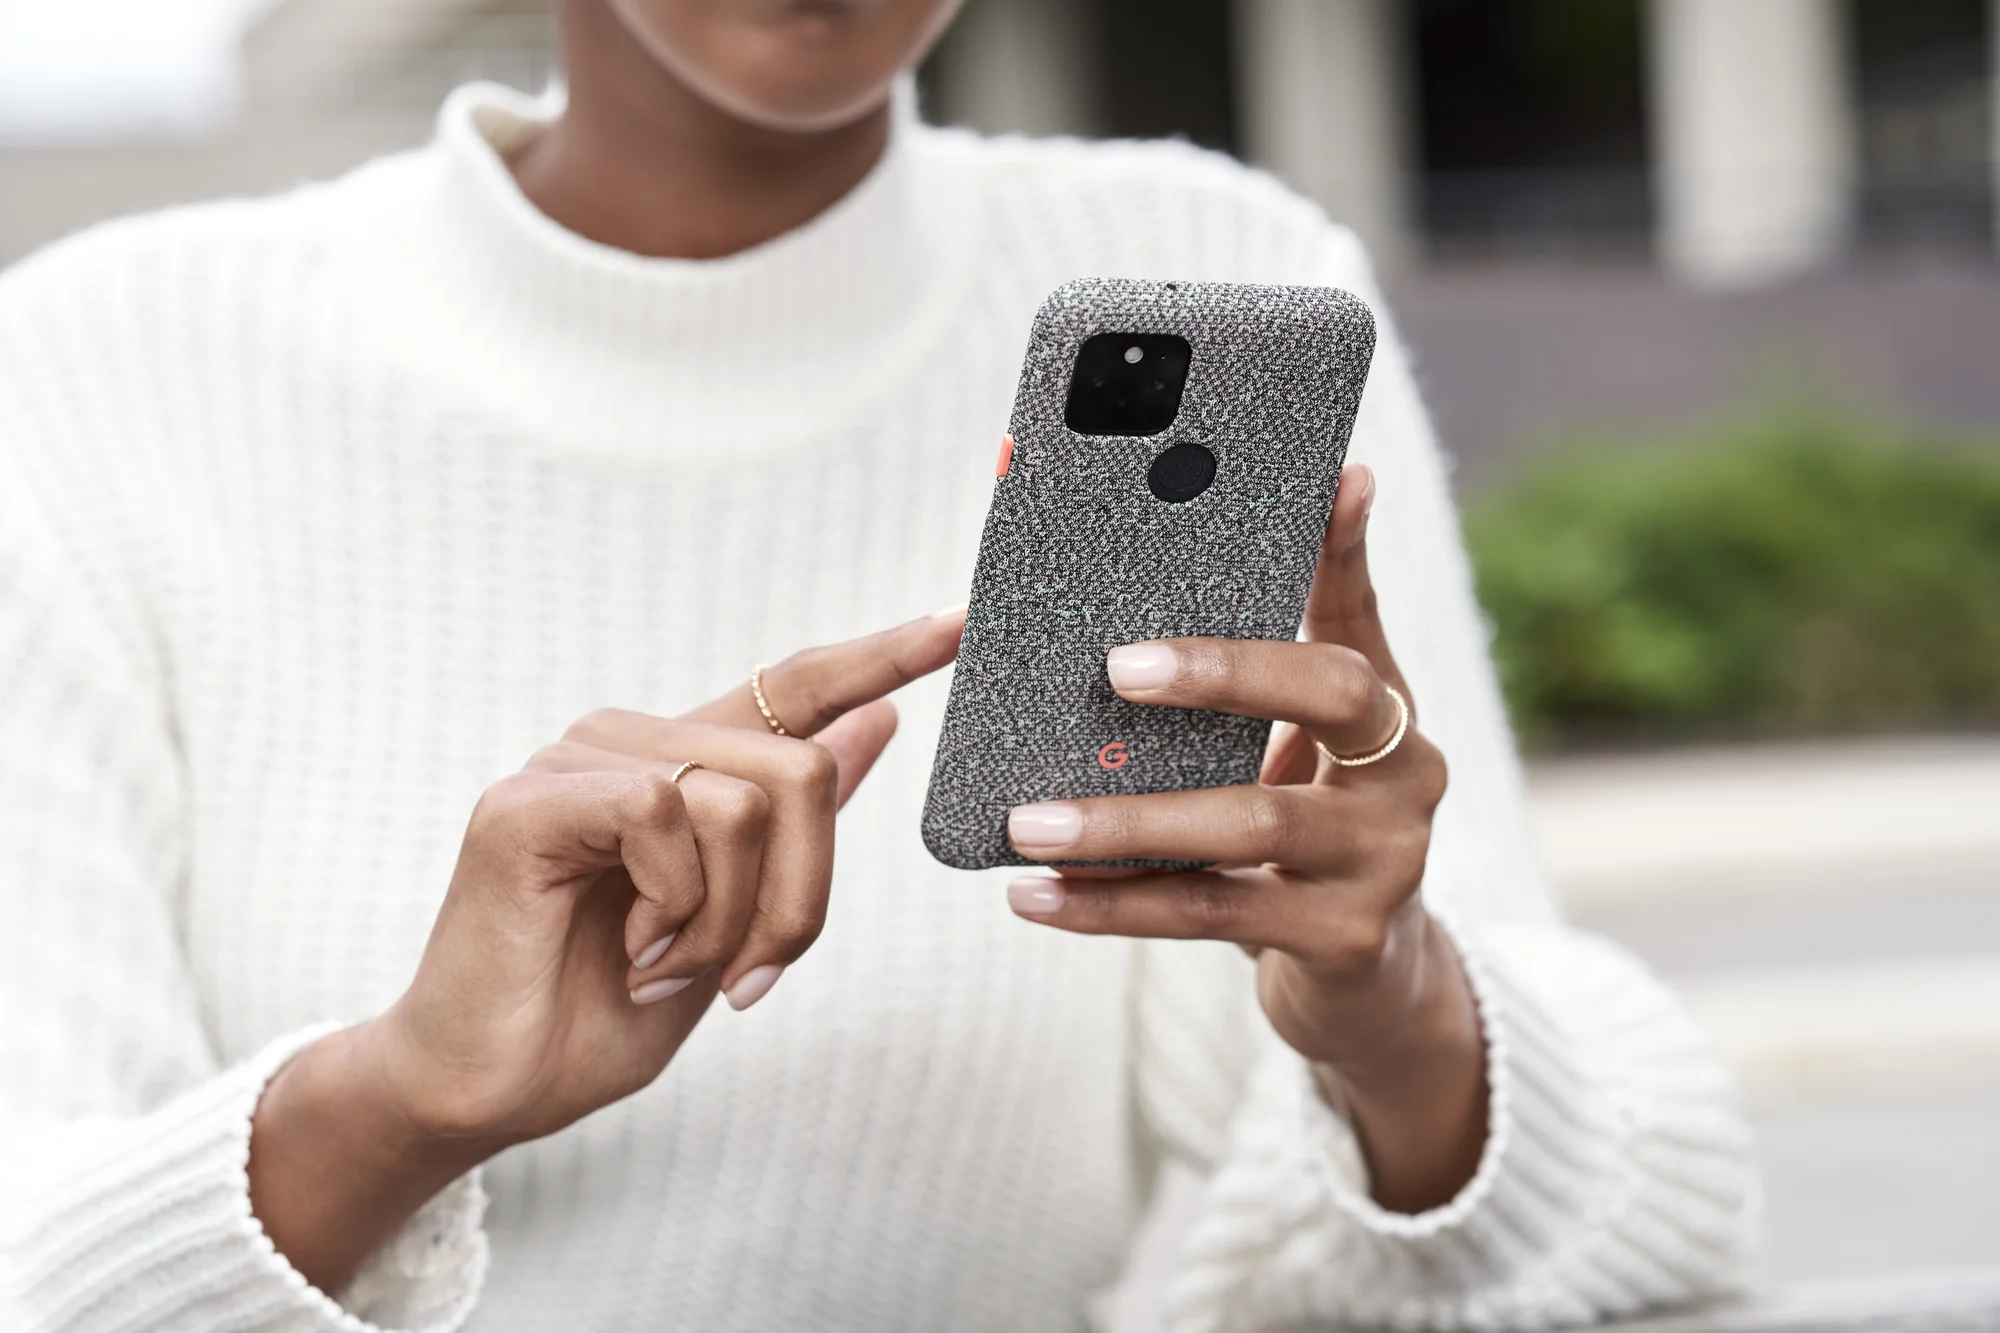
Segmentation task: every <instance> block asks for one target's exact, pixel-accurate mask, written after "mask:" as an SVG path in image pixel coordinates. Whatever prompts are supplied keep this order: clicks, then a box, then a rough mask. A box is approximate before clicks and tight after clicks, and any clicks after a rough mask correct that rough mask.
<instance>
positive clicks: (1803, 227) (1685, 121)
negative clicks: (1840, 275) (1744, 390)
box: [1651, 0, 1855, 285]
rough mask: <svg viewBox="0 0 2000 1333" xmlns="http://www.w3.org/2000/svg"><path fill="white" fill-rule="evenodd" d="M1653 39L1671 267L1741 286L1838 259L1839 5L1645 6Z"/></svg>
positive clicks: (1847, 182) (1843, 155) (1842, 114)
mask: <svg viewBox="0 0 2000 1333" xmlns="http://www.w3.org/2000/svg"><path fill="white" fill-rule="evenodd" d="M1651 29H1652V32H1651V36H1652V40H1651V63H1652V118H1653V132H1654V160H1655V179H1656V181H1657V183H1658V190H1659V199H1660V249H1661V254H1662V257H1663V258H1664V259H1665V260H1666V262H1667V264H1668V265H1669V267H1671V268H1672V269H1673V270H1674V271H1676V272H1678V273H1680V274H1682V275H1683V276H1685V277H1687V278H1689V279H1691V280H1693V281H1696V282H1702V283H1710V284H1721V285H1740V284H1745V283H1756V282H1762V281H1768V280H1770V279H1774V278H1779V277H1783V276H1785V275H1786V274H1790V273H1794V272H1797V271H1799V270H1801V269H1804V268H1807V267H1810V266H1811V265H1813V264H1816V263H1818V262H1820V261H1822V260H1824V259H1826V258H1828V257H1829V256H1831V255H1833V254H1834V253H1836V252H1837V251H1838V250H1839V249H1840V247H1841V246H1842V244H1843V243H1844V242H1845V240H1846V237H1847V230H1848V223H1849V217H1850V213H1851V210H1852V202H1853V190H1854V176H1855V167H1854V146H1853V127H1852V118H1853V117H1852V104H1851V100H1850V92H1849V88H1848V82H1849V81H1848V78H1847V67H1846V59H1845V50H1844V46H1843V33H1842V31H1841V20H1840V14H1839V12H1838V7H1837V4H1836V0H1652V4H1651Z"/></svg>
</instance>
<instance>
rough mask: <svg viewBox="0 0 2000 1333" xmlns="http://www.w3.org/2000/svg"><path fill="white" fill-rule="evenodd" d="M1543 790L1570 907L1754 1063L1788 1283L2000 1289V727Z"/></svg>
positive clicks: (1688, 766) (1161, 1251) (1549, 777)
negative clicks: (1643, 963)
mask: <svg viewBox="0 0 2000 1333" xmlns="http://www.w3.org/2000/svg"><path fill="white" fill-rule="evenodd" d="M1531 792H1532V799H1533V802H1534V814H1535V821H1536V833H1537V838H1538V841H1539V842H1540V844H1541V847H1542V851H1543V857H1544V861H1545V864H1546V865H1547V867H1548V869H1549V871H1550V873H1551V877H1552V879H1553V881H1554V882H1555V884H1556V887H1557V889H1558V891H1559V893H1560V894H1561V895H1562V897H1563V898H1564V900H1565V904H1566V906H1567V908H1568V910H1569V911H1570V913H1571V915H1572V916H1573V917H1574V918H1575V919H1576V920H1577V921H1578V922H1579V924H1582V925H1584V926H1586V927H1588V928H1590V929H1593V930H1598V931H1601V932H1603V933H1604V934H1607V935H1609V936H1611V937H1613V938H1615V939H1617V940H1619V941H1621V942H1623V943H1624V944H1626V945H1627V946H1629V947H1630V948H1632V949H1633V950H1634V951H1636V952H1637V953H1639V954H1640V955H1641V956H1642V957H1644V958H1646V959H1647V960H1648V961H1649V962H1650V963H1651V964H1652V965H1653V966H1654V967H1656V968H1657V969H1658V970H1659V971H1660V972H1661V973H1662V974H1663V975H1664V976H1666V977H1667V978H1668V979H1669V980H1671V981H1672V982H1673V984H1674V985H1675V986H1676V988H1677V989H1679V990H1680V991H1681V993H1682V994H1683V995H1685V996H1686V997H1687V999H1688V1002H1689V1003H1690V1005H1691V1006H1693V1008H1694V1009H1695V1011H1696V1013H1697V1014H1698V1015H1699V1016H1700V1017H1701V1018H1702V1020H1703V1021H1704V1023H1705V1024H1706V1025H1707V1026H1708V1027H1709V1029H1710V1031H1711V1032H1712V1033H1713V1034H1714V1035H1715V1037H1716V1039H1717V1041H1718V1043H1719V1044H1720V1045H1721V1047H1722V1049H1723V1050H1724V1052H1725V1054H1726V1055H1728V1057H1729V1058H1730V1059H1731V1060H1732V1062H1733V1063H1734V1064H1735V1065H1736V1068H1737V1072H1738V1074H1739V1076H1740V1077H1741V1078H1742V1080H1743V1083H1744V1086H1745V1091H1746V1098H1747V1102H1748V1106H1749V1110H1750V1114H1751V1116H1752V1119H1753V1121H1754V1122H1755V1125H1756V1128H1757V1132H1758V1136H1759V1141H1760V1150H1761V1154H1762V1164H1763V1171H1764V1179H1765V1187H1766V1192H1767V1196H1768V1197H1767V1218H1766V1227H1765V1253H1764V1256H1763V1259H1762V1264H1761V1272H1762V1276H1763V1280H1764V1282H1765V1283H1766V1284H1767V1290H1770V1291H1773V1292H1779V1293H1782V1295H1781V1296H1780V1297H1779V1299H1781V1300H1791V1299H1793V1297H1794V1296H1796V1295H1797V1294H1798V1293H1797V1292H1795V1291H1794V1290H1793V1288H1794V1285H1795V1284H1801V1283H1809V1284H1810V1283H1821V1282H1827V1281H1832V1280H1835V1279H1871V1280H1892V1281H1894V1280H1902V1281H1905V1283H1906V1285H1908V1286H1909V1287H1910V1289H1911V1290H1918V1289H1927V1288H1929V1287H1932V1286H1935V1285H1937V1282H1938V1281H1942V1279H1938V1280H1935V1281H1934V1280H1933V1279H1930V1278H1928V1277H1923V1276H1913V1275H1922V1274H1929V1273H1938V1272H1941V1271H1945V1270H1973V1271H1974V1272H1977V1273H1980V1274H1982V1275H1983V1276H1981V1277H1980V1279H1979V1280H1980V1281H1982V1282H1987V1283H1988V1285H1989V1286H1992V1287H1993V1288H1994V1290H1996V1291H2000V737H1967V738H1932V739H1925V740H1912V741H1871V742H1863V743H1853V744H1819V745H1804V746H1794V747H1787V748H1771V749H1754V750H1708V751H1691V752H1684V753H1678V754H1673V755H1653V756H1628V757H1618V758H1599V759H1582V760H1571V761H1566V762H1559V763H1554V764H1545V765H1541V766H1538V767H1536V768H1535V769H1534V770H1533V773H1532V776H1531ZM1193 1191H1194V1186H1193V1185H1192V1183H1191V1182H1189V1181H1186V1180H1182V1179H1175V1180H1173V1181H1172V1182H1170V1185H1169V1188H1168V1190H1167V1194H1166V1206H1165V1208H1164V1209H1163V1214H1164V1215H1163V1216H1161V1217H1159V1218H1156V1219H1155V1227H1156V1232H1155V1235H1154V1238H1153V1239H1154V1243H1153V1245H1152V1246H1151V1247H1150V1248H1147V1249H1144V1250H1143V1251H1142V1254H1141V1257H1140V1260H1139V1269H1138V1271H1137V1272H1136V1273H1135V1281H1134V1282H1133V1283H1132V1284H1131V1285H1130V1286H1129V1287H1128V1289H1127V1290H1126V1291H1125V1293H1124V1295H1123V1303H1122V1305H1121V1306H1120V1316H1121V1317H1120V1321H1119V1323H1118V1324H1117V1328H1118V1330H1119V1333H1140V1330H1143V1329H1147V1328H1150V1327H1151V1326H1152V1324H1151V1320H1150V1309H1151V1306H1150V1301H1151V1299H1152V1297H1153V1293H1154V1292H1156V1291H1157V1287H1158V1283H1159V1281H1160V1279H1161V1277H1162V1276H1163V1274H1164V1271H1165V1265H1166V1264H1167V1263H1168V1262H1170V1259H1169V1257H1168V1256H1169V1254H1170V1247H1171V1243H1172V1239H1173V1233H1174V1229H1175V1227H1176V1225H1177V1224H1178V1223H1180V1222H1181V1221H1183V1220H1184V1219H1185V1218H1186V1216H1187V1215H1188V1212H1189V1210H1190V1208H1191V1207H1192V1203H1193V1198H1194V1194H1193ZM1877 1289H1878V1290H1879V1288H1877ZM1893 1289H1894V1288H1893V1287H1892V1288H1891V1290H1893ZM1808 1294H1809V1293H1808ZM1801 1299H1803V1298H1801ZM1994 1322H1995V1326H2000V1313H1996V1314H1995V1315H1994ZM1810 1324H1811V1320H1810V1319H1807V1320H1806V1322H1805V1323H1801V1324H1797V1325H1794V1324H1785V1323H1782V1322H1773V1323H1772V1324H1770V1325H1769V1327H1771V1328H1778V1327H1781V1326H1782V1327H1786V1328H1791V1327H1795V1326H1796V1327H1807V1326H1810ZM1759 1326H1760V1327H1762V1325H1759ZM1953 1326H1954V1327H1957V1325H1953ZM1980 1326H1981V1327H1985V1326H1986V1325H1984V1324H1981V1325H1980Z"/></svg>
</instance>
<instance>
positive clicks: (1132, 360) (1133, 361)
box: [1125, 347, 1146, 366]
mask: <svg viewBox="0 0 2000 1333" xmlns="http://www.w3.org/2000/svg"><path fill="white" fill-rule="evenodd" d="M1145 355H1146V349H1145V348H1143V347H1128V348H1126V349H1125V364H1126V365H1128V366H1136V365H1138V364H1139V362H1140V361H1141V360H1142V359H1143V358H1144V357H1145Z"/></svg>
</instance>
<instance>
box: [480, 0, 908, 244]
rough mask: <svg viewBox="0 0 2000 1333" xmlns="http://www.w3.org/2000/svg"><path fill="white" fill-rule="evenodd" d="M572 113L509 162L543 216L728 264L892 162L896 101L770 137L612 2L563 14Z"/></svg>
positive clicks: (601, 238) (622, 240)
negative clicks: (655, 48)
mask: <svg viewBox="0 0 2000 1333" xmlns="http://www.w3.org/2000/svg"><path fill="white" fill-rule="evenodd" d="M563 15H564V19H563V39H564V47H565V58H566V61H567V64H568V67H569V101H568V105H567V107H566V108H565V109H564V111H563V114H562V116H561V118H560V119H559V120H557V121H556V123H555V124H554V125H552V126H550V127H549V130H548V132H547V133H545V134H543V135H542V136H540V137H539V138H538V139H536V140H535V142H533V143H531V144H529V145H528V146H527V147H526V148H524V149H522V150H521V152H520V153H518V154H516V155H515V157H514V159H513V160H512V162H511V163H510V164H509V165H510V167H511V168H512V170H513V173H514V177H515V179H516V180H517V181H519V182H520V186H521V191H522V193H524V194H525V195H527V197H528V199H529V200H530V202H532V203H533V204H534V205H535V207H537V208H538V209H540V210H541V211H542V212H543V213H545V214H547V215H548V216H549V217H550V218H552V219H554V220H555V221H556V222H558V223H560V224H561V225H562V226H563V227H565V228H567V229H568V230H570V231H572V232H575V233H576V234H578V235H580V236H583V237H586V238H588V239H590V240H593V241H596V242H598V243H599V244H602V245H609V246H615V247H616V248H618V249H620V250H627V251H630V252H632V253H634V254H640V255H648V256H652V257H656V258H672V259H717V258H720V257H722V256H724V255H731V254H735V253H737V252H738V251H740V250H747V249H749V248H750V247H751V246H754V245H757V244H760V243H761V242H764V241H768V240H770V239H771V238H772V237H774V236H780V235H783V234H784V233H785V232H788V231H791V230H792V229H794V228H796V227H799V226H802V225H804V224H805V223H806V222H809V221H811V220H812V219H813V218H815V217H817V216H818V215H819V214H820V213H822V212H824V211H825V210H826V209H828V208H829V207H831V206H832V205H833V204H834V203H835V202H836V201H837V200H839V199H840V198H841V197H842V196H844V195H845V194H847V192H848V191H850V190H852V189H853V188H854V187H855V186H856V185H857V184H859V183H860V181H861V179H862V177H864V176H866V175H867V174H868V171H869V169H870V168H871V167H873V166H874V165H875V163H876V161H877V160H878V159H879V158H880V157H881V156H882V151H883V148H884V146H885V145H886V144H887V142H888V138H889V123H890V117H891V112H890V108H889V106H888V104H887V103H886V102H885V103H884V104H883V105H882V106H880V107H878V108H876V109H875V110H873V111H871V112H869V113H868V114H867V115H865V116H863V117H861V118H860V119H859V120H856V121H854V122H852V123H850V124H847V125H843V126H840V127H838V128H835V129H831V130H823V131H817V132H813V133H790V132H785V131H780V130H771V129H765V128H762V127H759V126H756V125H752V124H749V123H747V122H745V121H742V120H739V119H737V118H736V117H733V116H731V115H729V114H728V113H727V112H725V111H723V110H722V109H720V108H718V107H716V106H714V105H713V104H711V103H710V102H708V101H706V100H704V99H703V98H702V97H700V96H699V95H698V94H697V93H695V91H694V90H693V89H691V88H689V87H688V86H687V85H686V84H685V83H683V82H682V81H681V80H680V79H678V78H676V77H675V76H674V74H673V73H672V72H671V71H669V70H668V69H667V68H666V67H665V66H664V65H662V64H661V63H660V62H659V61H658V60H656V59H654V58H653V56H652V55H651V54H650V53H648V52H647V51H646V50H645V48H644V47H643V46H642V45H640V43H639V41H638V39H637V38H636V37H635V36H633V34H632V33H631V31H630V30H629V29H627V28H626V27H625V25H624V24H623V23H622V22H621V21H620V20H619V19H618V17H617V16H616V15H615V14H613V13H612V12H611V8H610V6H609V5H607V4H601V3H599V4H570V5H565V6H563Z"/></svg>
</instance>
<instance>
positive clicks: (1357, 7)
mask: <svg viewBox="0 0 2000 1333" xmlns="http://www.w3.org/2000/svg"><path fill="white" fill-rule="evenodd" d="M1399 11H1400V6H1399V5H1398V4H1397V3H1396V0H1238V2H1237V4H1236V6H1235V12H1236V23H1237V27H1236V37H1237V43H1236V44H1237V51H1238V67H1237V87H1238V89H1239V92H1238V112H1239V114H1240V116H1241V117H1242V124H1243V131H1244V136H1243V137H1244V147H1245V150H1246V155H1247V156H1248V157H1249V158H1250V159H1251V160H1252V161H1254V162H1257V163H1259V164H1260V165H1263V166H1266V167H1269V168H1270V169H1271V170H1272V171H1274V172H1276V173H1277V174H1278V175H1279V176H1282V177H1283V178H1284V179H1285V180H1286V181H1288V182H1289V183H1290V184H1291V185H1292V186H1293V187H1294V188H1296V189H1298V190H1299V191H1301V192H1302V193H1304V194H1306V195H1308V196H1310V197H1311V198H1313V199H1315V200H1317V201H1318V202H1319V203H1320V205H1321V206H1322V207H1324V208H1325V209H1326V211H1327V212H1328V213H1329V214H1331V215H1332V217H1333V219H1334V221H1336V222H1341V223H1345V224H1346V225H1348V226H1350V227H1352V228H1354V230H1355V232H1356V233H1358V234H1359V235H1360V237H1361V239H1362V240H1363V241H1364V242H1366V243H1367V245H1368V247H1369V250H1370V251H1371V252H1372V253H1373V254H1374V255H1375V257H1376V261H1377V263H1378V264H1380V265H1382V266H1383V267H1385V268H1394V267H1396V266H1397V265H1399V264H1401V263H1403V262H1404V261H1405V260H1406V259H1407V258H1408V257H1409V255H1410V252H1411V250H1412V248H1413V244H1412V241H1411V237H1410V220H1409V212H1410V208H1409V195H1410V161H1411V158H1412V156H1413V154H1412V152H1411V147H1410V132H1409V120H1410V117H1409V114H1408V109H1407V105H1406V101H1405V92H1406V88H1407V80H1406V79H1405V77H1404V69H1403V63H1404V43H1403V40H1402V24H1401V14H1400V12H1399Z"/></svg>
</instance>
